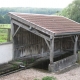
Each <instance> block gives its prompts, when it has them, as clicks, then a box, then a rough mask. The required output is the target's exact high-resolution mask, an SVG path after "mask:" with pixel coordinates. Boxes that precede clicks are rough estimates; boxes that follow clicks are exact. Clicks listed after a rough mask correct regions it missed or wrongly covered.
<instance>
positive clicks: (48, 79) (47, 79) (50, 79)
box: [42, 76, 57, 80]
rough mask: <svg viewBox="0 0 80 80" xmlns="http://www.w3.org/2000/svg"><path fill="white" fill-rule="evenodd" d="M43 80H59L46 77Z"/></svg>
mask: <svg viewBox="0 0 80 80" xmlns="http://www.w3.org/2000/svg"><path fill="white" fill-rule="evenodd" d="M42 80H57V79H56V78H55V77H50V76H46V77H43V78H42Z"/></svg>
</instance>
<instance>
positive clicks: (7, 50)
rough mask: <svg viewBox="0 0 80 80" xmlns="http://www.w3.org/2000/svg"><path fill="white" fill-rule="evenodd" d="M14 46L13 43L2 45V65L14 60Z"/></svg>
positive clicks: (0, 48)
mask: <svg viewBox="0 0 80 80" xmlns="http://www.w3.org/2000/svg"><path fill="white" fill-rule="evenodd" d="M12 45H13V44H12V43H11V42H10V43H2V44H0V64H3V63H7V62H9V61H11V60H12V59H13V53H12V49H13V48H12V47H13V46H12Z"/></svg>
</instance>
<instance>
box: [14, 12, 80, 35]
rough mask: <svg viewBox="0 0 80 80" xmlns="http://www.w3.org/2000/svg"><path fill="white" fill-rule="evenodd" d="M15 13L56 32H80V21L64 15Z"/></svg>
mask: <svg viewBox="0 0 80 80" xmlns="http://www.w3.org/2000/svg"><path fill="white" fill-rule="evenodd" d="M14 14H15V15H16V16H18V17H20V18H22V19H24V20H27V21H29V22H31V23H33V24H36V25H38V26H40V27H42V28H45V29H47V30H49V31H52V32H54V33H56V34H59V33H72V32H80V24H79V23H77V22H75V21H72V20H70V19H68V18H65V17H62V16H51V15H40V14H20V13H14Z"/></svg>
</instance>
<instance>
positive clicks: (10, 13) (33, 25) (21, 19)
mask: <svg viewBox="0 0 80 80" xmlns="http://www.w3.org/2000/svg"><path fill="white" fill-rule="evenodd" d="M9 16H10V18H11V19H14V20H17V21H19V22H22V23H24V24H27V25H29V26H32V27H33V28H35V29H37V30H40V31H42V32H43V33H46V34H48V35H54V32H52V31H50V30H48V29H45V28H43V27H41V26H39V25H36V24H34V23H32V22H30V21H27V20H25V19H23V18H21V17H19V16H17V15H15V14H14V13H13V12H9Z"/></svg>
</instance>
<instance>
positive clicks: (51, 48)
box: [50, 35, 54, 64]
mask: <svg viewBox="0 0 80 80" xmlns="http://www.w3.org/2000/svg"><path fill="white" fill-rule="evenodd" d="M53 58H54V35H53V36H51V37H50V64H53Z"/></svg>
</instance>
